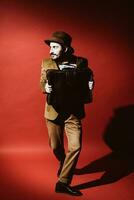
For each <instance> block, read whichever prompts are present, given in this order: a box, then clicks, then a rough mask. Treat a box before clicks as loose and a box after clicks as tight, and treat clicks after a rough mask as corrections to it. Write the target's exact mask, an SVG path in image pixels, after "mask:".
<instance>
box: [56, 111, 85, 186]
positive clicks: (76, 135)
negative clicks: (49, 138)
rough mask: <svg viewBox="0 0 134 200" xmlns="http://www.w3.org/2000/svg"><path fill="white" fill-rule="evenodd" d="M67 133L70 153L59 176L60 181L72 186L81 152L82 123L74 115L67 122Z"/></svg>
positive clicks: (68, 152)
mask: <svg viewBox="0 0 134 200" xmlns="http://www.w3.org/2000/svg"><path fill="white" fill-rule="evenodd" d="M65 131H66V135H67V140H68V151H67V154H66V157H65V160H64V163H63V167H62V171H61V173H60V176H59V181H60V182H63V183H66V184H70V183H71V180H72V176H73V173H74V170H75V166H76V164H77V160H78V157H79V153H80V150H81V143H82V127H81V121H80V120H79V119H78V118H76V117H75V116H74V115H71V116H70V117H69V118H68V119H67V120H65Z"/></svg>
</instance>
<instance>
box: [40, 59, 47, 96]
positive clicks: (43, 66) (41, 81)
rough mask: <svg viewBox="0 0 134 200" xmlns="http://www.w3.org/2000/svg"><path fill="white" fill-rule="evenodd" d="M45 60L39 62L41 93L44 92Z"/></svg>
mask: <svg viewBox="0 0 134 200" xmlns="http://www.w3.org/2000/svg"><path fill="white" fill-rule="evenodd" d="M44 62H45V61H42V64H41V74H40V87H41V90H42V92H43V93H45V84H46V82H47V79H46V69H45V65H44Z"/></svg>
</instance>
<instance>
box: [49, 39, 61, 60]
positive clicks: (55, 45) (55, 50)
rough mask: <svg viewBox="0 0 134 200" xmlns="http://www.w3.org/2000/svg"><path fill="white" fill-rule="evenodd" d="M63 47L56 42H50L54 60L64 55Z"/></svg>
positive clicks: (51, 54)
mask: <svg viewBox="0 0 134 200" xmlns="http://www.w3.org/2000/svg"><path fill="white" fill-rule="evenodd" d="M62 51H63V49H62V46H61V45H60V44H58V43H56V42H50V56H51V58H52V59H53V60H56V59H57V58H59V57H60V56H61V54H62Z"/></svg>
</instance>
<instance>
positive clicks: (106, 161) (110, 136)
mask: <svg viewBox="0 0 134 200" xmlns="http://www.w3.org/2000/svg"><path fill="white" fill-rule="evenodd" d="M133 119H134V105H128V106H125V107H120V108H117V109H115V111H114V115H113V117H112V118H111V120H110V122H109V124H108V125H107V127H106V129H105V131H104V134H103V139H104V141H105V143H106V144H107V145H108V146H109V147H110V148H111V150H112V152H111V153H110V154H108V155H106V156H104V157H102V158H99V159H98V160H95V161H93V162H92V163H89V164H88V165H86V166H85V167H83V168H81V169H76V174H77V175H82V174H89V173H95V172H104V174H103V175H102V177H100V178H99V179H97V180H94V181H90V182H86V183H83V184H79V185H76V186H74V188H76V189H86V188H90V187H95V186H100V185H104V184H109V183H113V182H116V181H118V180H120V179H121V178H123V177H125V176H127V175H129V174H130V173H132V172H133V171H134V161H133V157H134V134H133V133H134V122H133Z"/></svg>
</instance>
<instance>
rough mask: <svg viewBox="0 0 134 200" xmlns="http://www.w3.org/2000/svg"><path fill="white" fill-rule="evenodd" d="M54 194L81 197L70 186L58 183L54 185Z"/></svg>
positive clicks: (78, 192)
mask: <svg viewBox="0 0 134 200" xmlns="http://www.w3.org/2000/svg"><path fill="white" fill-rule="evenodd" d="M55 192H57V193H66V194H69V195H73V196H81V195H82V193H81V192H80V191H79V190H76V189H73V188H72V187H71V186H69V185H67V184H65V183H62V182H60V181H58V182H57V183H56V187H55Z"/></svg>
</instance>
